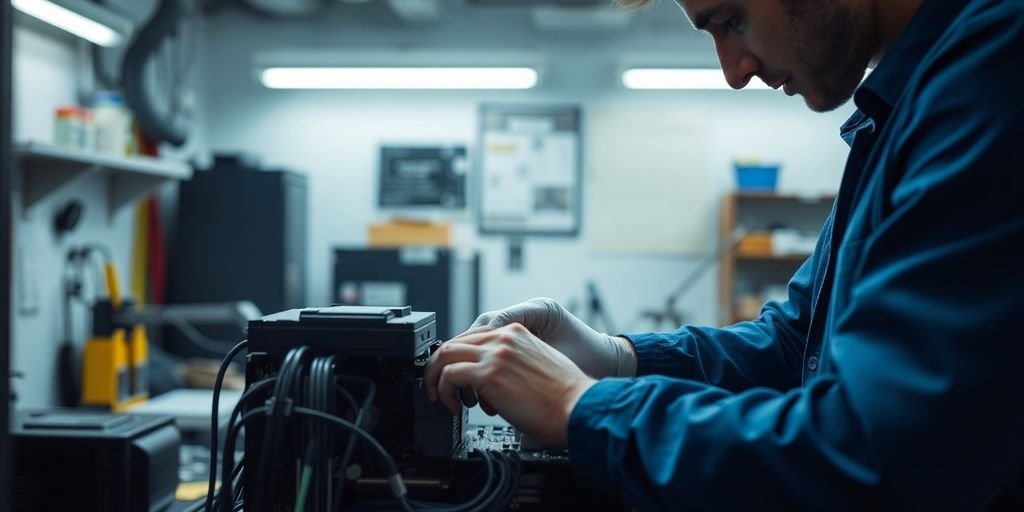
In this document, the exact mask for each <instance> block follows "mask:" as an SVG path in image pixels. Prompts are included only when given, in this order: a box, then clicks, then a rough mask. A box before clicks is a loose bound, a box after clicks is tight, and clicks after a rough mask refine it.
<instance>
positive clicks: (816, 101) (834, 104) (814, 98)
mask: <svg viewBox="0 0 1024 512" xmlns="http://www.w3.org/2000/svg"><path fill="white" fill-rule="evenodd" d="M801 96H803V97H804V103H805V104H807V108H809V109H811V110H812V111H814V112H817V113H819V114H824V113H827V112H832V111H834V110H836V109H838V108H839V107H842V106H843V105H846V103H847V102H848V101H850V98H852V97H853V93H852V92H851V93H850V94H847V95H845V96H844V97H836V96H833V97H827V96H822V95H819V94H813V93H811V94H804V93H801Z"/></svg>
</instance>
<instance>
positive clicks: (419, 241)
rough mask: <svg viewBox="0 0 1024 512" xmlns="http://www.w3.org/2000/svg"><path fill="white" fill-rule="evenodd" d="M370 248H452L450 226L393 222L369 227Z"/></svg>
mask: <svg viewBox="0 0 1024 512" xmlns="http://www.w3.org/2000/svg"><path fill="white" fill-rule="evenodd" d="M369 240H370V247H375V248H385V247H407V246H410V245H430V246H435V247H451V246H452V227H451V225H450V224H435V223H432V222H424V221H414V220H393V221H391V222H387V223H382V224H371V225H370V227H369Z"/></svg>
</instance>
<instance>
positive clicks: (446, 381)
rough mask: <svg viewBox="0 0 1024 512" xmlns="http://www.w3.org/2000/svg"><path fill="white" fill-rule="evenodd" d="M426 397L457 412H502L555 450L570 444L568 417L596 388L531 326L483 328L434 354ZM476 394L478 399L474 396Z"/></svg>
mask: <svg viewBox="0 0 1024 512" xmlns="http://www.w3.org/2000/svg"><path fill="white" fill-rule="evenodd" d="M423 382H424V385H425V387H426V391H427V396H428V397H429V398H430V400H432V401H437V400H440V401H441V402H442V403H444V405H445V406H446V407H448V409H449V410H450V411H452V414H458V412H459V410H460V404H459V397H458V396H457V393H458V391H457V390H459V389H461V390H463V391H462V395H463V396H462V400H463V401H464V402H467V404H466V405H468V406H470V407H472V406H473V405H476V403H475V402H476V399H477V398H479V401H480V406H481V408H483V410H484V411H485V412H487V413H488V414H491V415H494V414H500V415H501V417H502V418H505V420H506V421H508V422H509V423H511V424H512V425H513V426H514V427H516V428H517V429H519V430H520V431H521V432H523V433H524V434H526V435H528V436H530V437H533V438H534V439H537V440H538V441H540V442H541V443H544V444H547V445H551V446H566V445H567V444H568V439H567V434H568V428H569V416H570V415H571V414H572V409H573V407H575V406H576V402H577V401H579V399H580V397H581V396H583V393H584V392H585V391H586V390H587V389H590V386H592V385H593V384H594V382H595V381H594V379H591V378H590V377H588V376H587V375H586V374H584V373H583V371H582V370H580V368H579V367H577V366H576V365H575V364H573V362H572V361H571V360H569V358H567V357H566V356H565V355H563V354H561V353H560V352H558V351H557V350H555V349H554V348H552V347H551V346H550V345H548V344H547V343H545V342H544V341H542V340H540V339H538V338H537V337H536V336H534V335H533V334H532V333H531V332H530V331H529V330H528V329H527V328H526V327H524V326H523V325H521V324H518V323H512V324H509V325H506V326H504V327H499V328H490V327H479V328H477V329H475V330H472V331H470V332H467V333H465V334H463V335H461V336H459V337H457V338H455V339H453V340H451V341H448V342H447V343H445V344H443V345H441V347H440V348H439V349H438V350H437V351H436V352H434V354H433V356H431V358H430V361H429V362H428V363H427V367H426V370H425V371H424V373H423ZM474 392H475V395H474Z"/></svg>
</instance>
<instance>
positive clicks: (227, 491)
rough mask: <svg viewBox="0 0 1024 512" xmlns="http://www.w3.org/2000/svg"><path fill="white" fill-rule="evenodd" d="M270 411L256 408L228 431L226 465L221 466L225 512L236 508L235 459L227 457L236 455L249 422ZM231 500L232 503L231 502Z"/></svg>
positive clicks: (225, 450) (222, 501) (221, 498)
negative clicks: (232, 489) (234, 500)
mask: <svg viewBox="0 0 1024 512" xmlns="http://www.w3.org/2000/svg"><path fill="white" fill-rule="evenodd" d="M268 411H270V407H268V406H262V407H256V408H254V409H252V410H250V411H249V412H246V413H245V414H243V415H242V417H241V418H239V419H238V422H237V423H235V424H233V425H231V429H230V430H229V431H228V435H227V437H225V438H224V454H225V459H224V463H223V464H222V465H221V486H220V501H219V503H223V504H224V507H223V509H224V510H231V509H232V508H234V503H232V501H233V500H231V498H232V497H233V496H234V494H233V493H232V491H231V474H232V473H233V472H234V467H233V466H234V461H233V460H232V459H233V457H227V454H229V453H235V444H236V443H237V441H238V435H239V433H240V432H241V431H242V427H244V426H245V424H246V423H248V422H249V420H251V419H253V418H256V417H258V416H261V415H266V413H267V412H268ZM229 500H231V501H229Z"/></svg>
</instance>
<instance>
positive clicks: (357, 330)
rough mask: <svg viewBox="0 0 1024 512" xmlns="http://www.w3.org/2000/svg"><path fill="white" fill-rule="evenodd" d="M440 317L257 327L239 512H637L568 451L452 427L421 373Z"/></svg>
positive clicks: (356, 316)
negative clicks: (575, 464) (324, 416)
mask: <svg viewBox="0 0 1024 512" xmlns="http://www.w3.org/2000/svg"><path fill="white" fill-rule="evenodd" d="M433 317H434V315H433V313H416V312H412V311H411V310H410V309H409V308H353V307H332V308H321V309H306V310H292V311H288V312H283V313H279V314H277V315H271V316H269V317H265V318H264V319H262V320H258V321H254V322H252V323H250V326H249V341H248V343H249V346H248V351H249V353H248V356H247V359H246V389H247V394H248V395H249V397H248V398H247V399H246V400H243V405H242V408H241V411H240V412H241V414H240V415H239V416H240V417H243V418H244V417H245V416H246V415H247V414H250V413H251V414H250V415H251V416H252V417H253V418H256V420H255V421H249V422H247V423H246V425H245V429H244V443H243V444H244V462H242V461H239V464H236V465H234V466H231V467H229V468H227V469H223V471H224V473H223V475H224V476H225V477H224V478H222V481H224V482H228V483H229V485H228V487H227V490H228V492H230V493H232V495H233V496H236V497H237V498H236V499H234V500H233V501H232V502H231V503H232V504H233V506H232V507H231V509H235V508H241V509H244V510H256V511H259V510H273V511H290V510H295V509H296V508H304V509H305V510H335V509H342V510H417V511H419V510H437V511H445V512H464V511H465V512H469V511H475V510H524V511H530V510H594V511H602V510H608V511H612V510H616V511H617V510H628V508H626V507H625V506H624V505H623V503H622V502H621V501H620V500H619V499H618V498H617V497H616V496H614V495H611V494H609V493H607V492H606V491H603V490H599V489H593V488H587V487H583V486H581V485H580V484H579V483H578V482H577V481H576V480H575V478H574V476H573V474H572V469H571V467H570V465H569V459H568V454H567V453H566V452H565V451H564V450H550V449H545V448H544V447H541V446H536V445H535V444H534V443H531V442H530V440H529V439H527V438H524V436H522V435H521V434H520V433H519V432H517V431H516V430H514V429H513V428H512V427H509V426H506V425H490V424H488V425H471V424H468V422H467V414H466V413H465V411H464V412H463V414H462V415H461V416H457V417H453V416H452V415H451V414H450V413H449V412H448V411H447V410H446V409H445V408H444V407H442V406H441V405H439V404H436V403H431V402H429V401H428V400H427V399H426V395H425V393H424V392H423V390H422V371H423V368H424V366H425V364H426V362H427V360H428V359H429V356H430V354H431V353H432V352H433V350H435V349H436V348H437V347H438V346H439V345H440V343H439V342H438V341H437V340H436V339H435V335H434V333H435V327H434V325H435V324H434V322H433ZM300 349H301V350H300ZM300 351H301V352H302V354H297V352H300ZM289 367H290V368H289ZM289 372H290V373H289ZM299 374H302V375H304V377H296V375H299ZM288 375H291V377H290V378H291V380H292V381H293V382H294V383H295V386H294V388H295V389H293V390H292V392H291V393H290V394H288V395H287V396H284V397H279V396H276V395H275V393H280V391H281V389H280V387H279V386H278V385H276V382H275V381H280V380H284V379H283V377H285V376H288ZM327 388H331V389H327ZM312 409H316V410H317V411H322V412H323V413H330V414H331V415H334V416H336V417H338V418H342V419H343V420H346V421H348V422H349V424H350V425H357V426H358V427H359V428H361V429H362V430H363V431H364V432H366V433H367V434H369V436H371V437H372V438H373V440H374V441H376V442H377V443H379V448H380V449H379V450H377V451H375V450H374V449H373V444H374V443H373V441H370V440H367V439H365V438H363V437H360V436H357V435H355V434H354V433H351V432H349V431H345V430H344V429H334V428H332V424H331V423H329V422H326V421H320V420H318V419H317V418H313V417H312V414H313V412H310V411H311V410H312ZM261 411H262V412H261ZM296 411H297V412H300V413H303V414H304V416H302V417H300V416H299V415H298V414H292V413H295V412H296ZM275 412H277V413H279V414H281V415H282V416H281V418H283V419H282V420H281V421H280V422H279V423H278V424H276V425H272V421H271V420H267V419H265V418H267V417H269V416H273V414H274V413H275ZM335 423H338V422H335ZM349 428H351V427H349ZM235 430H240V429H235ZM268 431H269V432H268ZM230 437H231V436H230V435H229V438H230ZM354 438H358V439H357V442H350V441H351V440H352V439H354ZM229 442H231V440H230V439H229ZM229 450H230V447H228V449H227V450H225V453H230V451H229ZM381 451H386V452H387V456H384V455H383V454H382V453H380V452H381ZM387 458H390V459H391V461H390V462H389V461H387V460H385V459H387ZM243 463H244V466H245V468H244V471H238V469H240V468H239V467H238V466H240V465H241V464H243ZM232 468H234V471H232V470H231V469H232ZM396 471H397V472H398V473H400V477H399V478H398V479H397V480H398V481H397V482H396V478H395V477H394V476H393V473H395V472H396ZM239 473H240V476H238V477H237V479H234V480H232V479H231V478H230V476H229V475H233V474H239ZM311 475H312V476H311ZM232 483H234V486H233V488H232V486H231V484H232ZM396 486H397V487H396ZM399 487H400V488H401V489H400V490H401V492H403V493H404V494H405V498H403V499H402V501H401V502H400V501H398V500H396V499H395V497H396V496H397V495H398V494H397V493H398V492H399V489H398V488H399ZM224 490H225V488H224V487H222V488H221V491H224ZM406 498H407V499H406ZM221 503H222V504H226V503H229V502H228V501H226V500H225V501H222V502H221ZM225 509H229V508H228V507H226V506H221V507H219V510H221V511H223V510H225Z"/></svg>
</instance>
